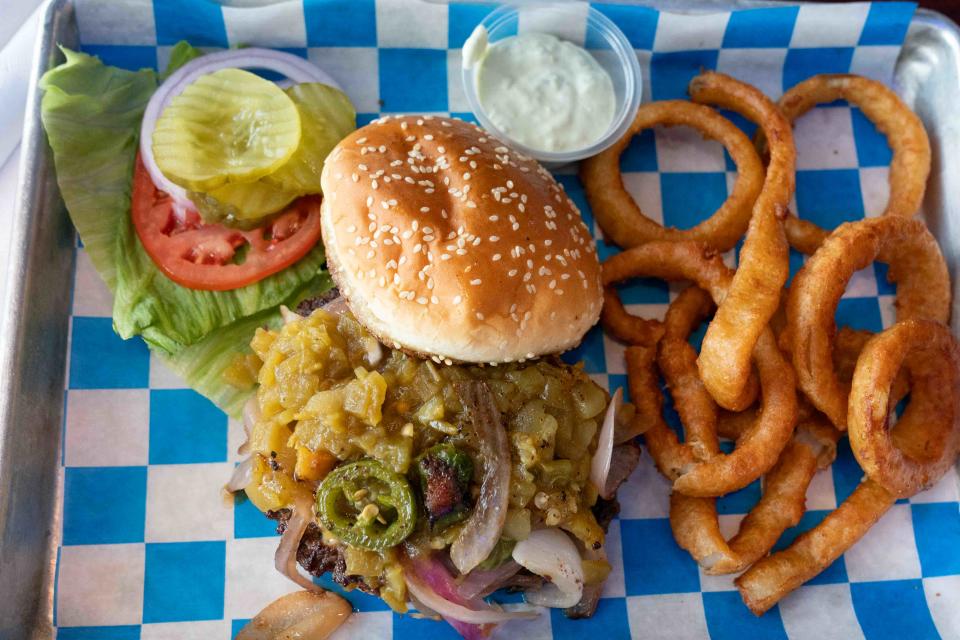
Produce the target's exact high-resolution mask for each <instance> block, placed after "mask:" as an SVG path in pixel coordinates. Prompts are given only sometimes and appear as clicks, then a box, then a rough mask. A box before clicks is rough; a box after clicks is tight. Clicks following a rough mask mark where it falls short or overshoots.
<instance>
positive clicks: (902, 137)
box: [757, 74, 930, 255]
mask: <svg viewBox="0 0 960 640" xmlns="http://www.w3.org/2000/svg"><path fill="white" fill-rule="evenodd" d="M834 100H846V101H847V102H849V103H851V104H853V105H856V106H857V107H858V108H859V109H860V111H862V112H863V114H864V115H865V116H866V117H867V118H868V119H869V120H870V121H871V122H873V124H874V125H876V127H877V129H879V130H880V132H881V133H883V134H884V135H885V136H886V137H887V144H889V145H890V150H891V151H892V153H893V156H892V158H891V160H890V175H889V178H888V180H889V183H890V199H889V200H888V202H887V207H886V209H885V210H884V212H883V215H888V216H904V217H908V218H909V217H911V216H913V215H914V214H915V213H917V211H918V210H919V209H920V204H921V203H922V202H923V194H924V192H925V191H926V187H927V176H928V175H929V174H930V140H929V138H928V137H927V132H926V129H924V128H923V122H921V120H920V118H919V117H917V115H916V114H915V113H914V112H913V111H911V110H910V107H908V106H907V105H905V104H904V103H903V101H902V100H901V99H900V98H899V96H897V94H896V93H894V92H893V91H892V90H891V89H889V88H888V87H886V86H885V85H883V84H882V83H880V82H877V81H876V80H871V79H870V78H864V77H862V76H857V75H852V74H822V75H816V76H813V77H811V78H808V79H806V80H804V81H803V82H800V83H798V84H796V85H794V86H793V87H792V88H791V89H790V90H789V91H787V92H786V93H784V94H783V96H782V97H781V98H780V101H779V102H778V104H779V106H780V110H781V111H783V115H785V116H786V117H787V119H788V120H789V121H790V122H794V121H795V120H796V119H797V118H799V117H800V116H802V115H803V114H805V113H806V112H807V111H809V110H810V109H812V108H813V107H815V106H816V105H818V104H824V103H828V102H833V101H834ZM757 144H758V146H759V147H761V148H762V147H763V146H764V145H765V139H764V138H763V137H762V133H761V134H760V135H758V140H757ZM785 225H786V231H787V239H788V240H789V242H790V245H791V246H792V247H793V248H794V249H796V250H798V251H801V252H803V253H806V254H807V255H809V254H812V253H813V252H814V251H816V250H817V247H818V246H820V244H821V243H822V242H823V241H824V240H825V239H826V237H827V236H828V235H829V234H830V232H829V231H827V230H825V229H822V228H820V227H819V226H817V225H816V224H814V223H813V222H811V221H809V220H804V219H801V218H798V217H797V216H796V215H790V217H788V218H787V219H786V221H785Z"/></svg>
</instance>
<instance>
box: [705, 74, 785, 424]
mask: <svg viewBox="0 0 960 640" xmlns="http://www.w3.org/2000/svg"><path fill="white" fill-rule="evenodd" d="M689 91H690V97H691V99H692V100H693V101H694V102H699V103H706V104H711V105H717V106H721V107H724V108H726V109H730V110H733V111H736V112H738V113H740V114H741V115H743V116H744V117H746V118H747V119H748V120H751V121H753V122H756V123H757V124H759V125H760V127H761V129H762V130H763V132H764V134H765V135H766V137H767V139H768V140H770V141H771V145H770V163H769V165H768V166H767V174H766V178H765V179H764V182H763V188H762V189H761V190H760V195H759V196H758V197H757V200H756V202H755V203H754V205H753V213H752V215H751V218H750V225H749V226H748V227H747V235H746V239H745V240H744V243H743V248H742V249H741V250H740V262H739V266H738V268H737V271H736V274H735V275H734V276H733V282H732V284H731V285H730V287H729V291H728V293H727V295H726V296H725V297H723V298H719V299H717V298H716V297H715V298H714V299H717V300H718V305H719V308H718V309H717V314H716V315H715V316H714V318H713V321H712V322H711V323H710V326H709V327H707V334H706V336H705V337H704V339H703V347H702V348H701V350H700V359H699V361H698V362H699V366H700V377H701V378H702V379H703V384H704V385H705V386H706V387H707V389H708V390H709V391H710V395H712V396H713V397H714V399H715V400H716V401H717V403H718V404H719V405H720V406H722V407H723V408H725V409H731V410H734V411H737V410H740V409H743V408H745V407H747V406H749V404H750V403H749V402H745V399H746V397H745V394H744V390H745V388H746V385H747V378H748V376H749V373H750V360H751V355H752V354H753V351H754V347H755V346H756V345H757V342H758V340H759V339H760V335H761V334H762V333H763V332H764V331H765V330H766V328H767V325H768V324H769V322H770V318H771V317H772V316H773V315H774V313H775V312H776V310H777V306H778V305H779V304H780V293H781V290H782V288H783V285H784V283H786V281H787V277H788V275H789V262H788V260H789V255H790V250H789V246H788V245H787V239H786V236H785V234H784V230H783V223H782V219H783V218H784V217H786V216H787V215H788V214H787V206H788V204H789V202H790V198H791V197H792V196H793V189H794V179H795V177H794V168H795V164H796V155H797V153H796V149H795V148H794V146H793V131H792V130H791V128H790V123H789V122H788V121H787V119H786V118H785V117H784V116H783V114H782V113H781V112H780V109H778V108H777V106H776V105H775V104H774V103H773V102H771V101H770V99H769V98H767V97H766V96H765V95H763V93H761V92H760V91H759V90H757V89H756V88H754V87H751V86H750V85H748V84H745V83H743V82H740V81H739V80H735V79H734V78H731V77H730V76H727V75H724V74H722V73H716V72H713V71H708V72H706V73H702V74H700V75H699V76H697V77H695V78H694V79H693V80H691V81H690V86H689Z"/></svg>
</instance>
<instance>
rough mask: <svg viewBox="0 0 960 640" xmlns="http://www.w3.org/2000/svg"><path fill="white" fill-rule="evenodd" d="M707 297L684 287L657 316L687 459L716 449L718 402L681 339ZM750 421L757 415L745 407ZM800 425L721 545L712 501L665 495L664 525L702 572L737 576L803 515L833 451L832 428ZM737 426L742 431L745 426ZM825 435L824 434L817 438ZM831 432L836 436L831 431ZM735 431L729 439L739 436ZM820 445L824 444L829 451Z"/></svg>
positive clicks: (705, 311) (705, 310) (704, 313)
mask: <svg viewBox="0 0 960 640" xmlns="http://www.w3.org/2000/svg"><path fill="white" fill-rule="evenodd" d="M713 308H714V304H713V300H711V299H710V296H709V294H707V293H706V292H705V291H703V290H702V289H699V288H697V287H689V288H687V289H685V290H683V291H682V292H681V293H680V295H679V296H677V298H676V299H675V300H674V301H673V302H672V303H671V304H670V308H669V310H668V311H667V315H666V318H665V319H664V327H665V329H666V331H665V334H664V336H663V339H662V340H661V341H660V349H659V356H658V362H659V363H660V371H661V373H662V374H663V377H664V381H665V382H666V384H667V387H668V388H669V389H670V392H671V394H672V396H673V402H674V406H675V407H676V409H677V412H678V413H679V415H680V421H681V423H682V424H683V431H684V444H683V445H681V446H683V447H690V448H691V449H692V452H693V455H694V457H696V458H698V459H709V458H711V457H713V456H716V455H718V454H719V452H720V450H719V440H718V438H717V423H718V420H717V405H716V403H715V402H714V401H713V398H711V397H710V394H709V393H708V392H707V390H706V388H704V386H703V384H702V383H701V382H700V377H699V374H698V372H697V353H696V351H695V350H694V348H693V347H692V346H691V345H690V344H689V342H688V341H687V339H688V337H689V335H690V333H691V332H692V331H693V330H694V329H695V328H696V327H697V326H698V325H699V324H700V323H701V322H702V321H703V320H704V319H706V318H707V317H708V316H709V315H710V313H711V312H712V311H713ZM744 415H746V416H748V417H750V418H753V419H754V420H756V418H757V414H756V412H749V411H748V412H744ZM823 422H824V423H825V424H826V426H825V427H821V429H820V431H819V432H818V431H817V430H815V425H811V426H807V425H803V426H801V428H800V429H801V430H800V431H798V432H797V435H795V436H794V438H793V440H792V441H791V442H790V444H788V445H787V447H786V449H784V451H783V453H782V454H781V456H780V459H779V461H778V462H777V464H776V466H774V467H773V469H772V470H771V471H770V473H769V474H767V476H766V478H765V481H764V488H763V497H762V498H761V499H760V501H759V502H758V503H757V504H756V506H755V507H754V508H753V509H752V510H751V511H750V513H749V514H748V515H747V516H746V518H744V520H743V522H742V523H741V526H740V530H739V532H738V533H737V534H736V535H735V536H734V537H733V538H732V539H731V540H730V542H729V543H728V542H727V541H726V540H725V539H724V537H723V535H722V534H721V533H720V524H719V522H718V521H717V509H716V498H694V497H690V496H685V495H683V494H682V493H679V492H676V491H675V492H673V494H672V495H671V496H670V525H671V527H672V529H673V536H674V538H675V539H676V541H677V544H678V545H679V546H680V547H681V548H683V549H686V550H687V551H688V552H689V553H690V555H691V556H693V558H694V560H696V561H697V563H698V564H700V566H702V567H703V568H704V570H705V571H706V572H707V573H708V574H725V573H736V572H738V571H742V570H744V569H745V568H746V567H747V566H749V565H750V564H752V563H753V562H754V561H756V560H757V559H758V558H760V557H762V556H763V555H765V554H766V553H767V552H768V551H770V549H771V548H772V547H773V545H774V544H775V543H776V541H777V539H778V538H779V537H780V534H782V533H783V532H784V531H785V530H786V529H787V528H789V527H791V526H794V525H796V524H797V523H798V522H800V518H801V517H802V516H803V512H804V504H805V498H806V493H807V487H808V486H809V484H810V480H811V479H812V478H813V474H814V473H816V470H817V468H818V462H822V463H823V464H829V463H830V462H831V461H832V460H833V457H834V455H835V453H836V447H835V445H836V440H837V435H838V434H837V432H836V430H835V429H833V428H832V427H831V426H830V425H829V424H828V423H826V420H825V419H824V420H823ZM749 428H750V427H749V426H745V427H742V429H741V432H742V431H746V430H747V429H749ZM821 432H824V433H825V435H821ZM834 434H837V435H834ZM740 435H741V433H737V434H736V436H735V437H739V436H740ZM826 449H830V451H829V452H827V451H826Z"/></svg>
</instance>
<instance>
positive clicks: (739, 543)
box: [670, 419, 840, 575]
mask: <svg viewBox="0 0 960 640" xmlns="http://www.w3.org/2000/svg"><path fill="white" fill-rule="evenodd" d="M839 436H840V432H839V431H837V430H836V429H834V428H833V426H832V425H830V424H829V422H828V421H826V420H825V419H823V420H822V421H821V422H820V423H819V424H818V423H816V422H811V423H805V424H802V425H800V426H799V427H798V428H797V433H796V435H795V436H794V437H793V439H792V440H791V441H790V443H789V444H788V445H787V447H786V448H785V449H784V450H783V453H782V454H781V455H780V459H779V460H778V461H777V464H776V466H774V467H773V469H771V470H770V472H769V473H768V474H767V475H766V476H765V478H764V482H763V495H762V496H761V498H760V500H759V502H757V504H756V505H754V507H753V509H751V510H750V513H748V514H747V516H746V517H745V518H744V519H743V520H742V521H741V522H740V528H739V531H738V532H737V534H736V535H735V536H734V537H732V538H731V539H730V540H729V541H727V540H725V539H724V537H723V534H722V533H720V525H719V522H718V521H717V506H716V499H715V498H691V497H689V496H685V495H683V494H680V493H674V494H672V495H671V496H670V526H671V527H672V529H673V537H674V539H676V541H677V544H678V545H679V546H680V547H681V548H683V549H686V550H687V551H688V552H689V553H690V555H691V556H693V559H694V560H696V561H697V563H698V564H699V565H700V566H701V567H703V569H704V572H705V573H707V574H709V575H719V574H726V573H737V572H740V571H743V570H744V569H746V568H747V567H748V566H750V565H751V564H753V563H754V562H756V561H757V560H759V559H760V558H762V557H763V556H764V555H766V554H767V552H769V551H770V549H772V548H773V545H774V544H776V542H777V540H778V539H779V538H780V535H781V534H782V533H783V532H784V531H786V530H787V529H788V528H790V527H793V526H796V525H797V524H798V523H799V522H800V519H801V518H802V517H803V514H804V511H805V503H806V494H807V487H809V486H810V481H811V480H812V479H813V476H814V474H815V473H816V472H817V470H818V469H823V468H825V467H827V466H829V465H830V463H831V462H833V459H834V458H835V457H836V443H837V439H838V438H839Z"/></svg>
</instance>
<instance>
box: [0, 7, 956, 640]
mask: <svg viewBox="0 0 960 640" xmlns="http://www.w3.org/2000/svg"><path fill="white" fill-rule="evenodd" d="M642 4H648V5H651V6H655V7H657V8H661V9H668V10H688V11H713V10H727V9H731V8H737V7H740V8H743V7H754V6H768V5H770V4H772V3H770V2H764V1H757V2H754V1H750V0H732V1H731V0H701V1H700V2H696V1H694V2H691V1H685V0H661V1H659V2H657V1H654V2H644V3H642ZM57 43H60V44H63V45H66V46H69V47H75V46H76V45H77V24H76V18H75V15H74V9H73V4H72V2H71V0H53V1H52V2H51V3H50V4H49V6H48V7H47V10H46V14H45V15H44V17H43V21H42V24H41V29H40V32H39V35H38V39H37V44H36V47H35V51H34V58H33V63H32V74H31V89H30V94H29V98H28V104H27V118H26V123H25V127H24V136H23V147H22V148H23V151H22V156H21V160H20V170H21V171H20V175H21V182H20V185H19V188H18V192H17V204H16V206H15V209H14V211H15V214H14V219H13V221H12V223H13V234H12V245H11V254H10V256H11V262H10V267H9V271H8V281H7V287H6V298H5V300H4V301H3V303H2V306H0V309H2V314H3V315H2V323H0V640H14V639H20V638H50V637H52V636H53V592H54V576H55V565H56V552H57V546H58V536H59V531H60V523H59V517H60V516H59V514H60V501H61V491H62V488H61V484H62V483H61V480H60V473H59V467H60V465H59V459H60V448H61V433H62V419H63V397H64V392H63V389H64V380H65V369H66V360H67V353H66V347H67V337H68V321H69V317H70V298H71V279H72V274H73V265H74V232H73V228H72V226H71V224H70V221H69V219H68V217H67V215H66V210H65V209H64V206H63V202H62V201H61V200H60V196H59V193H58V190H57V185H56V179H55V176H54V173H53V166H52V160H51V155H50V151H49V148H48V146H47V142H46V137H45V136H44V133H43V129H42V127H41V123H40V94H39V91H38V90H37V88H36V83H37V80H38V79H39V78H40V76H41V75H42V74H43V73H44V72H45V71H46V70H47V69H48V68H50V67H51V66H53V65H55V64H56V63H57V62H58V61H59V60H60V58H61V56H60V53H59V51H58V50H57V47H56V44H57ZM896 84H897V87H898V89H899V90H900V92H901V94H902V95H903V96H904V97H905V99H906V101H907V102H908V104H910V105H911V106H912V107H913V108H914V109H915V110H916V111H917V113H918V114H919V115H920V117H921V118H922V119H923V122H924V124H925V125H926V127H927V130H928V132H929V133H930V138H931V141H932V144H933V171H932V173H931V176H930V183H929V187H928V189H927V196H926V201H925V203H924V216H925V218H926V221H927V223H928V225H929V226H930V228H931V230H932V231H933V233H934V235H935V236H936V237H937V239H938V240H939V241H940V246H941V247H942V249H943V252H944V255H945V257H946V259H947V262H948V264H949V267H950V274H951V277H952V278H953V288H954V290H953V296H954V298H953V327H954V331H955V332H958V331H957V330H958V326H960V320H958V317H960V279H958V277H957V276H958V270H960V190H958V189H957V188H956V185H955V183H951V182H950V181H949V177H950V176H955V175H960V121H958V119H957V118H956V116H955V115H954V105H956V104H958V103H960V30H958V28H957V26H956V25H955V24H953V23H952V22H951V21H950V20H949V19H947V18H946V17H944V16H943V15H941V14H938V13H935V12H932V11H925V10H920V11H918V12H917V14H916V16H915V17H914V20H913V22H912V23H911V27H910V30H909V33H908V35H907V39H906V42H905V44H904V47H903V51H902V53H901V56H900V58H899V60H898V61H897V67H896ZM951 184H952V186H951Z"/></svg>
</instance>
